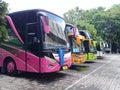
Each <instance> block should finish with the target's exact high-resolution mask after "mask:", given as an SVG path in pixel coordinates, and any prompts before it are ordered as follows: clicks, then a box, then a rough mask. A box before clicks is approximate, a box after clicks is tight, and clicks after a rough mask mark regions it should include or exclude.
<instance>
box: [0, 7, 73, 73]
mask: <svg viewBox="0 0 120 90" xmlns="http://www.w3.org/2000/svg"><path fill="white" fill-rule="evenodd" d="M5 18H6V19H7V30H8V40H7V41H4V43H2V45H1V47H0V51H1V52H3V53H2V55H1V56H4V57H1V58H0V67H2V71H3V72H5V73H7V74H9V75H11V74H15V72H16V71H18V70H19V71H26V72H36V73H49V72H56V71H59V70H61V68H62V69H64V70H65V69H67V68H69V67H70V66H71V53H70V50H69V47H67V41H66V38H65V35H64V29H65V21H64V20H63V19H62V18H61V17H59V16H57V15H55V14H53V13H51V12H48V11H45V10H39V9H35V10H26V11H20V12H15V13H11V14H8V15H7V16H5Z"/></svg>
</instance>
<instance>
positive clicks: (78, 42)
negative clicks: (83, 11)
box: [76, 36, 81, 45]
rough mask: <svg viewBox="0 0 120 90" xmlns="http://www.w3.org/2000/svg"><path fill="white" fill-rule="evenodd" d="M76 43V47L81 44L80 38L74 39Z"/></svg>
mask: <svg viewBox="0 0 120 90" xmlns="http://www.w3.org/2000/svg"><path fill="white" fill-rule="evenodd" d="M76 42H77V44H78V45H80V43H81V41H80V38H79V37H78V36H77V37H76Z"/></svg>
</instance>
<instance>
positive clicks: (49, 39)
mask: <svg viewBox="0 0 120 90" xmlns="http://www.w3.org/2000/svg"><path fill="white" fill-rule="evenodd" d="M46 14H47V16H48V24H49V26H50V33H48V34H47V33H45V35H44V36H45V39H44V41H43V48H44V49H53V48H61V47H62V48H64V47H66V46H67V40H66V37H65V33H64V29H65V21H64V20H63V19H62V18H60V17H59V16H56V15H54V14H51V13H46Z"/></svg>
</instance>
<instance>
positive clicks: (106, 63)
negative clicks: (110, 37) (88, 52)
mask: <svg viewBox="0 0 120 90" xmlns="http://www.w3.org/2000/svg"><path fill="white" fill-rule="evenodd" d="M0 90H120V54H114V55H113V54H110V55H105V58H104V59H102V60H100V59H99V60H96V61H94V62H87V63H82V64H80V65H73V66H72V67H71V69H69V70H66V71H60V72H58V73H51V74H45V75H43V74H35V73H23V74H20V75H18V76H17V77H10V76H7V75H3V74H1V73H0Z"/></svg>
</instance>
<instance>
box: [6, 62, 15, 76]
mask: <svg viewBox="0 0 120 90" xmlns="http://www.w3.org/2000/svg"><path fill="white" fill-rule="evenodd" d="M5 68H6V73H7V74H8V75H10V76H15V75H16V74H17V70H16V64H15V62H14V61H13V60H9V61H7V62H6V66H5Z"/></svg>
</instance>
